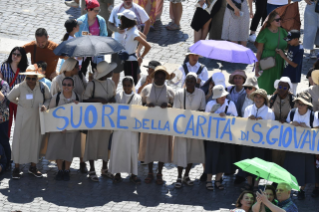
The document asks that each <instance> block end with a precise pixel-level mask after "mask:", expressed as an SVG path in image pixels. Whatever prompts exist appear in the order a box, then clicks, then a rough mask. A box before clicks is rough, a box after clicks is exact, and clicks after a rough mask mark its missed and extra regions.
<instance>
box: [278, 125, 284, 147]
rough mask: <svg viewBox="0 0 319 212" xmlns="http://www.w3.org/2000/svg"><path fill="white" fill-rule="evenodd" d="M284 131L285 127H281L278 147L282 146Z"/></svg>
mask: <svg viewBox="0 0 319 212" xmlns="http://www.w3.org/2000/svg"><path fill="white" fill-rule="evenodd" d="M283 129H284V126H283V125H281V127H280V133H279V135H280V136H279V144H278V146H281V140H282V134H283Z"/></svg>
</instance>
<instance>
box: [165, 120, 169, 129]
mask: <svg viewBox="0 0 319 212" xmlns="http://www.w3.org/2000/svg"><path fill="white" fill-rule="evenodd" d="M164 130H167V131H170V128H169V122H168V121H167V122H166V124H165V126H164Z"/></svg>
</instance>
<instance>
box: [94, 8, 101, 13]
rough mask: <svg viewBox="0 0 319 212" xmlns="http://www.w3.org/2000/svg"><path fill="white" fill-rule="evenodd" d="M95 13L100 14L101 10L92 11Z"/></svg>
mask: <svg viewBox="0 0 319 212" xmlns="http://www.w3.org/2000/svg"><path fill="white" fill-rule="evenodd" d="M93 11H94V12H95V13H99V12H101V9H99V10H93Z"/></svg>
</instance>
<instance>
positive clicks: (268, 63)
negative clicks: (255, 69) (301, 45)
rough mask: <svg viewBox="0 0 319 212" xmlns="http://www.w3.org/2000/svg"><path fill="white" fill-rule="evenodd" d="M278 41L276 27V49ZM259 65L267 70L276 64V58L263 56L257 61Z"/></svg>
mask: <svg viewBox="0 0 319 212" xmlns="http://www.w3.org/2000/svg"><path fill="white" fill-rule="evenodd" d="M279 43H280V28H278V44H277V49H278V48H279ZM259 65H260V68H261V70H263V71H264V70H267V69H270V68H273V67H275V66H276V59H275V57H266V58H263V59H261V60H260V61H259Z"/></svg>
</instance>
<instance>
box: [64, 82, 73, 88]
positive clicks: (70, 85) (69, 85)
mask: <svg viewBox="0 0 319 212" xmlns="http://www.w3.org/2000/svg"><path fill="white" fill-rule="evenodd" d="M62 86H64V87H65V86H68V87H72V86H73V85H72V84H66V83H63V84H62Z"/></svg>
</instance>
